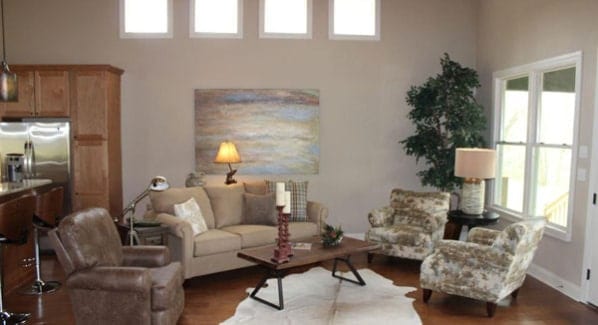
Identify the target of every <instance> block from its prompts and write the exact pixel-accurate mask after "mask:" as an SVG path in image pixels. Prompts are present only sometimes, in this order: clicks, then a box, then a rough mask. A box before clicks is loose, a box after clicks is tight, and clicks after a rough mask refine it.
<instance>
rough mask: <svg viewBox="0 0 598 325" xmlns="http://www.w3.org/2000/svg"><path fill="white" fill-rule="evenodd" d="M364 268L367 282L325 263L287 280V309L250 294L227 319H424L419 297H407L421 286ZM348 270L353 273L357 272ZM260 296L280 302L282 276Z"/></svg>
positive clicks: (317, 321)
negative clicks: (417, 306) (355, 280)
mask: <svg viewBox="0 0 598 325" xmlns="http://www.w3.org/2000/svg"><path fill="white" fill-rule="evenodd" d="M359 273H360V274H361V276H362V277H363V279H364V280H365V282H366V285H365V286H359V285H357V284H354V283H351V282H347V281H341V280H339V279H336V278H333V277H332V275H331V272H330V271H329V270H326V269H324V268H322V267H314V268H312V269H310V270H309V271H307V272H305V273H301V274H291V275H288V276H286V277H285V278H284V279H283V280H282V281H283V282H282V286H283V295H284V310H277V309H274V308H272V307H270V306H266V305H264V304H262V303H260V302H258V301H256V300H254V299H252V298H250V297H249V296H248V297H247V298H245V300H243V301H242V302H241V303H240V304H239V306H237V310H236V312H235V315H234V316H233V317H231V318H229V319H227V320H226V321H224V322H223V323H222V324H226V325H231V324H260V325H262V324H297V325H304V324H309V325H312V324H339V325H340V324H360V325H361V324H401V325H408V324H421V320H420V318H419V316H418V315H417V312H416V311H415V309H413V306H412V302H413V300H414V299H412V298H407V297H405V294H406V293H409V292H411V291H413V290H415V288H412V287H397V286H395V285H393V283H392V281H391V280H389V279H386V278H384V277H382V276H381V275H379V274H377V273H376V272H374V271H371V270H369V269H361V270H359ZM342 276H345V277H347V278H353V274H351V272H346V273H343V274H342ZM252 290H253V288H249V289H247V292H248V293H250V292H251V291H252ZM257 296H258V297H261V298H263V299H266V300H268V301H271V302H273V303H275V304H276V303H278V287H277V284H276V280H275V279H269V280H268V287H267V288H262V289H261V290H260V291H259V292H258V295H257Z"/></svg>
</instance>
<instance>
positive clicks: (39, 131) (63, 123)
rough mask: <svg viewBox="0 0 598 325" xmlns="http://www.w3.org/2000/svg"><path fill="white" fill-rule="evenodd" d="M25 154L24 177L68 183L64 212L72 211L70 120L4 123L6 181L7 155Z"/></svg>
mask: <svg viewBox="0 0 598 325" xmlns="http://www.w3.org/2000/svg"><path fill="white" fill-rule="evenodd" d="M10 153H17V154H19V153H20V154H23V155H24V159H23V163H24V165H23V169H22V173H23V175H22V176H23V178H24V179H27V178H45V179H51V180H52V182H53V183H55V184H56V185H61V186H64V212H65V213H67V212H68V211H70V210H71V197H70V193H71V191H70V170H71V163H70V122H69V120H67V119H37V120H34V119H32V120H23V121H21V122H0V156H1V157H2V159H1V161H2V168H3V169H2V171H3V172H2V181H3V182H5V181H7V175H6V174H7V173H6V170H5V168H6V166H5V165H6V163H5V157H6V154H10Z"/></svg>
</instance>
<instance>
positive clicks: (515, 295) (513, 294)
mask: <svg viewBox="0 0 598 325" xmlns="http://www.w3.org/2000/svg"><path fill="white" fill-rule="evenodd" d="M518 294H519V288H517V290H515V291H513V292H511V297H513V300H515V299H517V295H518Z"/></svg>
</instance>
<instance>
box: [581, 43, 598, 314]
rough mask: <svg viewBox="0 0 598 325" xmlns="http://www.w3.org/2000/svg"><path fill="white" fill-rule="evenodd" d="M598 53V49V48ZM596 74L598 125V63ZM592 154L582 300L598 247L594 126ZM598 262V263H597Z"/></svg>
mask: <svg viewBox="0 0 598 325" xmlns="http://www.w3.org/2000/svg"><path fill="white" fill-rule="evenodd" d="M596 54H597V55H598V50H596ZM595 72H596V75H595V76H594V81H595V85H594V123H593V124H592V125H598V96H596V94H598V65H597V66H596V70H595ZM591 139H592V151H591V152H592V154H591V156H590V157H589V158H590V171H589V173H588V175H589V184H588V197H587V201H586V202H588V203H587V211H586V227H585V228H586V229H585V240H584V249H583V262H582V270H581V284H582V296H581V298H582V301H584V302H585V301H588V300H589V299H590V280H588V279H586V270H588V269H591V268H592V253H593V250H596V249H598V236H596V234H594V233H593V230H594V229H598V225H596V222H598V218H597V217H596V215H597V214H598V205H595V204H592V200H593V195H594V193H598V141H597V140H596V139H598V130H597V129H596V128H592V138H591ZM593 255H594V256H598V254H593ZM597 264H598V263H597ZM593 271H594V272H593V273H594V281H598V280H597V279H596V273H597V272H598V270H593Z"/></svg>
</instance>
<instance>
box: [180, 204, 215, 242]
mask: <svg viewBox="0 0 598 325" xmlns="http://www.w3.org/2000/svg"><path fill="white" fill-rule="evenodd" d="M174 214H175V215H176V216H177V217H179V218H181V219H183V220H185V221H187V222H189V223H190V224H191V229H192V230H193V236H196V235H199V234H201V233H203V232H205V231H207V230H208V226H207V225H206V221H205V219H204V217H203V215H202V214H201V209H200V208H199V205H198V204H197V202H196V201H195V199H194V198H190V199H189V200H187V201H185V202H183V203H179V204H175V205H174Z"/></svg>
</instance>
